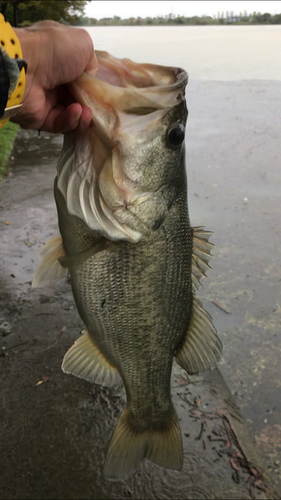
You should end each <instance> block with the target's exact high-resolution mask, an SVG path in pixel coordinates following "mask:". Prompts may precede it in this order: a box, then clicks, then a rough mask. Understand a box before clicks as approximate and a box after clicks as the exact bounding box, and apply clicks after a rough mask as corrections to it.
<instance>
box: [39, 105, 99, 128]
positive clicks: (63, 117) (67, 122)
mask: <svg viewBox="0 0 281 500" xmlns="http://www.w3.org/2000/svg"><path fill="white" fill-rule="evenodd" d="M91 120H92V111H91V109H90V108H88V107H85V106H84V107H82V106H81V105H80V104H79V103H77V102H76V103H73V104H70V106H68V107H67V108H64V107H63V106H61V105H57V106H56V107H55V108H53V109H52V110H51V111H50V113H49V115H48V116H47V118H46V120H45V122H44V123H43V125H42V126H41V130H44V131H46V132H53V133H55V134H66V133H67V132H71V131H72V130H75V129H77V130H79V132H82V133H84V132H86V131H87V130H88V128H89V127H90V124H91Z"/></svg>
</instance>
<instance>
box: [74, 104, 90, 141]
mask: <svg viewBox="0 0 281 500" xmlns="http://www.w3.org/2000/svg"><path fill="white" fill-rule="evenodd" d="M92 116H93V113H92V110H91V109H90V108H88V107H86V106H83V108H82V113H81V116H80V119H79V123H78V126H77V127H76V130H77V131H79V132H81V133H82V134H85V133H86V132H87V130H88V129H89V127H90V125H91V122H92Z"/></svg>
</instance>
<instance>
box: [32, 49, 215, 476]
mask: <svg viewBox="0 0 281 500" xmlns="http://www.w3.org/2000/svg"><path fill="white" fill-rule="evenodd" d="M97 56H98V60H99V71H98V74H97V75H96V76H91V75H89V74H86V73H84V74H83V75H82V76H81V77H80V78H78V79H77V80H76V81H74V82H73V83H72V84H71V91H72V93H73V94H74V96H75V97H76V99H77V101H79V102H80V103H81V104H83V105H87V106H89V107H91V109H92V111H93V119H92V127H91V128H90V130H89V131H88V132H87V133H86V134H85V135H81V134H80V133H79V132H72V133H69V134H66V135H65V139H64V145H63V150H62V153H61V156H60V159H59V163H58V168H57V172H58V173H57V177H56V179H55V186H54V191H55V199H56V204H57V210H58V219H59V228H60V233H61V236H60V237H58V238H55V239H53V240H51V241H50V242H47V243H46V245H45V247H43V249H42V252H41V253H42V257H43V260H42V263H41V265H40V267H39V269H38V271H37V272H36V275H35V277H34V281H33V285H34V286H42V285H44V284H48V283H49V282H52V281H55V280H56V279H60V278H61V277H63V276H65V275H66V274H69V275H70V279H71V285H72V290H73V296H74V299H75V302H76V306H77V309H78V312H79V314H80V316H81V318H82V320H83V322H84V323H85V325H86V331H85V333H84V335H82V336H81V337H80V338H79V339H78V340H77V341H76V342H75V343H74V345H73V346H72V347H71V348H70V350H69V351H68V352H67V354H66V355H65V357H64V360H63V364H62V369H63V371H64V372H66V373H72V374H73V375H76V376H78V377H82V378H84V379H86V380H89V381H90V382H93V383H98V384H103V385H108V384H115V383H117V382H118V381H119V380H122V381H123V383H124V386H125V389H126V395H127V404H126V407H125V408H124V410H123V413H122V415H121V417H120V419H119V421H118V423H117V426H116V429H115V431H114V433H113V436H112V438H111V442H110V445H109V450H108V454H107V458H106V461H105V467H104V473H105V476H106V477H108V478H111V479H120V478H123V477H126V476H129V475H131V474H133V473H134V472H135V471H136V470H137V469H138V468H139V466H140V464H141V462H142V461H143V460H144V459H145V458H147V459H149V460H151V461H153V462H155V463H156V464H158V465H160V466H162V467H166V468H170V469H176V470H180V469H181V467H182V460H183V458H182V456H183V453H182V442H181V432H180V427H179V423H178V418H177V415H176V412H175V409H174V406H173V403H172V400H171V393H170V378H171V370H172V363H173V359H174V358H175V360H176V361H177V362H178V364H179V365H180V366H181V367H183V368H184V369H185V370H186V371H187V372H188V373H197V372H199V371H202V370H206V369H209V368H211V367H213V366H215V365H216V363H217V361H218V359H219V357H220V352H221V343H220V340H219V339H218V336H217V333H216V330H215V327H214V326H213V324H212V320H211V317H210V316H209V314H208V313H207V312H206V311H205V310H204V309H203V307H202V304H201V303H200V301H199V300H198V298H197V297H196V295H195V292H196V290H197V289H198V287H199V284H200V279H201V277H202V276H204V275H205V271H206V270H207V268H208V267H209V265H208V261H209V258H210V250H211V248H212V244H211V243H209V241H208V240H209V236H210V234H211V233H209V232H206V231H204V230H203V228H202V227H199V228H192V227H191V226H190V222H189V215H188V206H187V179H186V169H185V148H184V139H185V124H186V119H187V109H186V101H185V87H186V84H187V73H186V72H185V71H184V70H182V69H179V68H170V67H162V66H157V65H150V64H136V63H133V62H132V61H130V60H128V59H123V60H121V59H116V58H114V57H112V56H110V55H109V54H108V53H105V52H97Z"/></svg>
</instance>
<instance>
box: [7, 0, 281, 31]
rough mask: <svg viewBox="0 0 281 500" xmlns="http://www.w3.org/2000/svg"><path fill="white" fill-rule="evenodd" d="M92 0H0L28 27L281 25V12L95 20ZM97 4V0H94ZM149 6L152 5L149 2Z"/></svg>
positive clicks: (9, 15)
mask: <svg viewBox="0 0 281 500" xmlns="http://www.w3.org/2000/svg"><path fill="white" fill-rule="evenodd" d="M89 2H90V0H24V1H20V0H0V12H1V13H2V14H3V15H4V17H5V19H6V21H8V22H10V23H11V24H12V25H13V26H28V25H30V24H34V23H36V22H38V21H43V20H44V19H53V20H54V21H59V22H61V23H66V24H71V25H75V26H93V25H95V26H167V25H173V26H184V25H187V26H202V25H203V26H204V25H221V24H242V25H243V24H247V25H252V24H281V14H276V15H271V14H270V13H269V12H266V13H264V14H261V13H260V12H253V13H252V14H248V13H247V12H246V11H244V12H240V13H239V15H238V14H235V13H234V12H228V11H225V12H218V13H217V14H216V15H214V16H213V17H211V16H192V17H185V16H180V15H175V14H168V15H167V16H163V17H161V16H157V17H145V18H142V17H129V18H128V19H121V17H119V16H112V17H104V18H103V19H99V20H98V19H95V18H93V17H86V16H85V15H84V9H85V6H86V4H87V3H89ZM93 4H94V2H93ZM148 5H149V4H148Z"/></svg>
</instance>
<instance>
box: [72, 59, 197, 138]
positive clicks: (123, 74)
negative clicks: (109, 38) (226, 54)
mask: <svg viewBox="0 0 281 500" xmlns="http://www.w3.org/2000/svg"><path fill="white" fill-rule="evenodd" d="M96 55H97V59H98V63H99V67H98V72H97V74H96V75H95V76H93V75H91V74H89V73H83V74H82V75H81V76H80V77H79V78H77V79H76V80H75V81H74V82H72V83H71V84H70V90H71V92H72V94H73V95H74V96H75V98H76V99H77V101H78V102H80V103H81V104H82V105H84V106H88V107H90V108H91V109H92V112H93V119H92V121H93V124H92V126H93V128H94V130H95V131H96V133H97V134H98V135H99V136H100V138H101V139H102V140H104V141H105V142H111V143H114V132H116V130H117V128H118V126H120V124H121V123H122V115H126V114H127V115H134V116H143V115H148V114H151V113H154V112H156V111H158V110H159V111H160V110H161V111H162V112H161V113H159V114H158V116H157V115H156V116H155V117H152V118H156V119H161V118H162V117H163V115H164V114H165V112H166V111H167V110H168V109H170V108H171V107H174V106H177V105H179V104H180V102H181V101H182V100H183V99H184V97H185V87H186V85H187V82H188V74H187V73H186V71H185V70H183V69H181V68H174V67H166V66H159V65H155V64H146V63H135V62H133V61H131V60H130V59H118V58H116V57H113V56H111V55H110V54H109V53H108V52H103V51H96ZM123 118H124V116H123ZM153 121H154V122H155V120H153ZM123 122H124V119H123Z"/></svg>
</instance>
